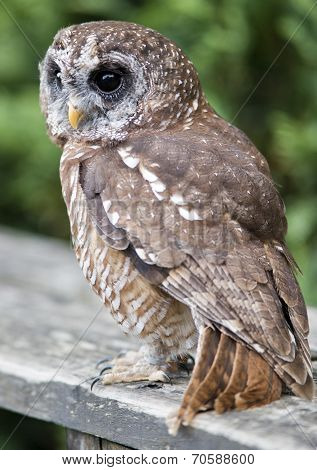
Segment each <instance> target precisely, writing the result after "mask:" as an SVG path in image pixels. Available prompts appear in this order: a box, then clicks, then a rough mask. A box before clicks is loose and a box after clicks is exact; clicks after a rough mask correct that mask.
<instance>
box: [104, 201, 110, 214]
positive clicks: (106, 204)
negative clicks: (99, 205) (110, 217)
mask: <svg viewBox="0 0 317 470" xmlns="http://www.w3.org/2000/svg"><path fill="white" fill-rule="evenodd" d="M103 207H104V209H105V211H106V212H108V210H109V209H110V207H111V201H110V200H109V199H105V200H104V201H103Z"/></svg>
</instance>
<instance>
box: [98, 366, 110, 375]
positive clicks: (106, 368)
mask: <svg viewBox="0 0 317 470" xmlns="http://www.w3.org/2000/svg"><path fill="white" fill-rule="evenodd" d="M112 367H113V366H112V365H108V366H105V367H104V368H103V369H101V371H100V374H99V375H100V376H101V375H103V373H104V372H106V370H109V369H112Z"/></svg>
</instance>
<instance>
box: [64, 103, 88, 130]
mask: <svg viewBox="0 0 317 470" xmlns="http://www.w3.org/2000/svg"><path fill="white" fill-rule="evenodd" d="M83 116H84V113H83V112H82V111H80V110H79V109H75V108H74V106H73V105H72V104H71V103H69V104H68V120H69V123H70V125H71V126H72V128H73V129H77V127H78V124H79V123H80V121H81V120H82V118H83Z"/></svg>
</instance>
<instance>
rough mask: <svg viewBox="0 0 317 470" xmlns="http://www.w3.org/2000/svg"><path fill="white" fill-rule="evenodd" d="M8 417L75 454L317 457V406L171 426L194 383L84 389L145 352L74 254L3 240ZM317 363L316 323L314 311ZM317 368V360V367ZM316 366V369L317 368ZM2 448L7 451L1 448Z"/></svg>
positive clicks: (0, 236)
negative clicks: (297, 452) (281, 452)
mask: <svg viewBox="0 0 317 470" xmlns="http://www.w3.org/2000/svg"><path fill="white" fill-rule="evenodd" d="M0 282H1V286H0V306H1V307H0V308H1V313H0V326H1V342H0V407H2V408H5V409H8V410H12V411H15V412H17V413H21V415H27V416H31V417H34V418H38V419H40V420H44V421H50V422H54V423H57V424H60V425H62V426H65V427H66V428H68V429H69V431H68V439H67V441H68V447H69V448H72V449H74V448H76V449H114V448H115V449H122V448H134V449H311V448H313V447H314V446H315V447H316V446H317V420H316V400H315V402H306V401H304V400H301V399H299V398H296V397H293V396H284V397H283V399H282V400H280V401H278V402H276V403H274V404H272V405H269V406H266V407H264V408H260V409H254V410H249V411H244V412H230V413H226V414H224V415H221V416H219V415H216V414H215V413H213V412H207V413H204V414H201V415H199V416H197V417H196V419H195V420H194V422H193V426H191V427H188V428H182V429H181V430H180V432H179V434H178V435H177V436H176V437H171V436H170V435H169V434H168V432H167V428H166V425H165V419H166V417H167V415H168V414H170V413H171V412H173V411H175V409H176V408H177V406H178V405H179V403H180V399H181V396H182V392H183V390H184V388H185V386H186V383H187V380H188V378H186V377H184V378H182V379H179V380H177V381H175V382H174V383H172V384H164V385H162V386H160V387H159V388H144V387H142V386H141V387H140V384H131V385H124V384H122V385H112V386H107V387H105V386H98V385H97V386H96V387H95V388H94V389H93V392H91V391H90V386H89V383H87V382H85V383H82V382H83V381H84V380H85V379H87V378H88V377H91V376H93V375H95V374H96V373H98V371H97V370H96V368H95V364H96V363H97V361H98V360H100V359H101V358H102V357H103V356H107V355H110V356H111V355H116V354H117V353H118V352H119V351H120V350H123V349H129V348H135V349H136V348H137V347H138V344H137V342H136V341H134V340H132V339H131V338H129V337H128V336H124V335H123V334H122V333H121V332H120V329H119V328H118V327H117V325H116V324H115V322H114V321H113V320H112V318H111V317H110V315H109V313H108V312H107V311H106V310H105V308H104V307H102V305H101V303H100V302H99V300H98V298H97V297H96V296H95V295H94V294H93V293H92V292H91V291H90V288H89V287H88V285H87V284H86V282H85V281H84V280H83V277H82V273H81V271H80V269H79V268H78V266H77V263H76V261H75V257H74V255H73V253H72V250H71V247H70V246H67V245H65V244H63V243H61V242H58V241H55V240H50V239H44V238H40V237H35V236H30V235H21V234H18V233H15V232H11V231H7V230H5V229H2V230H1V231H0ZM310 320H311V330H312V334H311V345H312V348H313V352H314V354H316V353H317V314H316V311H314V310H313V309H311V311H310ZM316 359H317V357H316ZM316 365H317V364H316ZM0 444H1V443H0Z"/></svg>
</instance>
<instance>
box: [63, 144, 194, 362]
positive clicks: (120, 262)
mask: <svg viewBox="0 0 317 470" xmlns="http://www.w3.org/2000/svg"><path fill="white" fill-rule="evenodd" d="M95 151H96V149H95V148H91V149H90V152H89V149H88V151H87V153H83V152H82V151H81V150H80V151H79V150H78V147H76V146H72V145H69V146H67V147H66V148H65V150H64V153H63V156H62V159H61V165H60V175H61V182H62V190H63V196H64V199H65V203H66V206H67V211H68V216H69V220H70V227H71V233H72V240H73V247H74V251H75V254H76V257H77V260H78V262H79V265H80V267H81V269H82V271H83V274H84V276H85V277H86V279H87V280H88V281H89V283H90V285H91V287H92V289H93V290H94V291H95V292H96V293H97V294H98V295H99V297H100V298H101V299H102V301H103V302H104V303H105V304H106V305H107V306H108V307H110V309H111V314H112V316H113V318H114V319H115V320H116V321H117V323H118V324H119V325H120V326H121V328H122V329H123V331H124V332H125V333H129V334H132V335H135V336H138V337H139V338H140V339H143V340H144V341H145V342H146V343H147V344H148V346H149V348H150V349H151V350H152V352H151V357H152V360H157V361H160V360H162V359H163V358H164V359H166V357H169V356H172V357H173V356H176V355H179V354H182V353H183V352H185V351H186V352H188V351H190V350H192V348H193V347H194V346H195V345H196V343H197V330H196V328H195V325H194V323H193V320H192V316H191V313H190V310H189V308H188V307H186V306H185V305H184V304H181V303H180V302H178V301H177V300H176V299H173V298H172V297H170V296H168V295H167V294H165V293H164V292H163V291H161V290H159V289H158V288H157V287H155V286H151V285H149V284H148V283H147V282H146V280H145V279H144V278H143V277H142V276H141V275H140V273H139V271H138V270H137V269H136V268H135V266H134V264H133V263H132V261H131V259H130V258H129V256H126V254H125V253H124V252H122V251H120V250H116V249H113V248H112V247H111V246H109V245H107V244H106V243H105V242H104V240H103V239H102V238H101V237H100V235H99V233H98V230H97V227H96V226H95V225H94V224H93V222H92V219H91V217H90V214H89V210H88V205H87V199H86V197H85V195H84V193H83V191H82V188H81V186H80V184H79V163H80V161H81V159H83V158H91V157H92V155H93V154H94V152H95Z"/></svg>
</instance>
